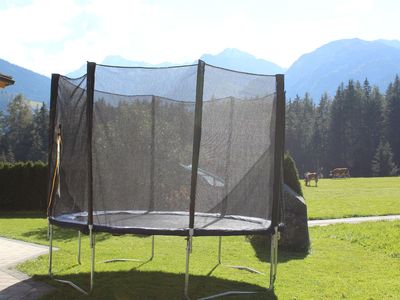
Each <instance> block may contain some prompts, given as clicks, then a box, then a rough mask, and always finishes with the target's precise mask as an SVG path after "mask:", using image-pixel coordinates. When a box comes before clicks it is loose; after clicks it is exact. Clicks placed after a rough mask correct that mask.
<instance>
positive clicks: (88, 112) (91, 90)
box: [86, 62, 96, 226]
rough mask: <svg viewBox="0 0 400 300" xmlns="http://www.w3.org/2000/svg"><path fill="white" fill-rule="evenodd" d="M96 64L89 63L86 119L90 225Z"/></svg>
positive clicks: (89, 220) (90, 215)
mask: <svg viewBox="0 0 400 300" xmlns="http://www.w3.org/2000/svg"><path fill="white" fill-rule="evenodd" d="M95 71H96V64H95V63H93V62H88V63H87V78H86V84H87V87H86V93H87V94H86V96H87V99H86V101H87V106H86V121H87V124H86V126H87V150H88V156H87V164H88V165H87V168H88V226H90V225H93V155H92V136H93V102H94V81H95Z"/></svg>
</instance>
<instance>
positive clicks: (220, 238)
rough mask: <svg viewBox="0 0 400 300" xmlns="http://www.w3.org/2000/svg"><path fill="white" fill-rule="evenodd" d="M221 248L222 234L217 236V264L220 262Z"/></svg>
mask: <svg viewBox="0 0 400 300" xmlns="http://www.w3.org/2000/svg"><path fill="white" fill-rule="evenodd" d="M221 249H222V236H220V237H219V243H218V264H219V265H220V264H221Z"/></svg>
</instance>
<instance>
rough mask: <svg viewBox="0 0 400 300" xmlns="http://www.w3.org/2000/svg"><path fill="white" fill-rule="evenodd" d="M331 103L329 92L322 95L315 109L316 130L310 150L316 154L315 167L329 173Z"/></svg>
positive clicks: (319, 170) (318, 170)
mask: <svg viewBox="0 0 400 300" xmlns="http://www.w3.org/2000/svg"><path fill="white" fill-rule="evenodd" d="M330 104H331V101H330V99H329V98H328V94H327V93H325V94H324V95H322V97H321V100H320V102H319V104H318V106H317V108H316V111H315V121H314V130H313V136H312V145H311V149H310V150H309V152H311V153H313V155H314V162H315V168H314V170H316V171H317V172H323V173H324V175H325V176H326V175H327V173H328V168H326V166H328V165H329V156H328V147H329V139H328V133H329V123H330Z"/></svg>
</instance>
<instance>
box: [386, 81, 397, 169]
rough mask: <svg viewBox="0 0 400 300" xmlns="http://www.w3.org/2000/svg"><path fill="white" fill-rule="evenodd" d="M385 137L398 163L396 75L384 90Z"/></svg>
mask: <svg viewBox="0 0 400 300" xmlns="http://www.w3.org/2000/svg"><path fill="white" fill-rule="evenodd" d="M385 127H386V130H385V131H386V137H387V140H388V142H389V144H390V147H391V148H392V150H393V154H394V161H395V163H396V165H400V79H399V76H398V75H396V77H395V79H394V82H393V83H391V84H389V87H388V89H387V92H386V122H385Z"/></svg>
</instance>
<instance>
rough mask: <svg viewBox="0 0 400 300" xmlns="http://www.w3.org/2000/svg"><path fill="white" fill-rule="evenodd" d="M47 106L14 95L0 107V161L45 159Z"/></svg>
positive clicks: (46, 149)
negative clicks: (30, 102)
mask: <svg viewBox="0 0 400 300" xmlns="http://www.w3.org/2000/svg"><path fill="white" fill-rule="evenodd" d="M48 124H49V110H48V108H47V106H46V105H45V104H44V103H43V105H42V106H41V107H40V108H36V109H35V110H32V108H31V106H30V105H29V102H28V101H27V100H26V99H25V98H24V97H23V96H22V95H17V96H16V97H15V98H14V99H13V100H12V101H11V102H10V103H9V104H8V106H7V112H6V113H4V112H2V111H0V162H16V161H29V160H30V161H47V151H48V128H49V127H48Z"/></svg>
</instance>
